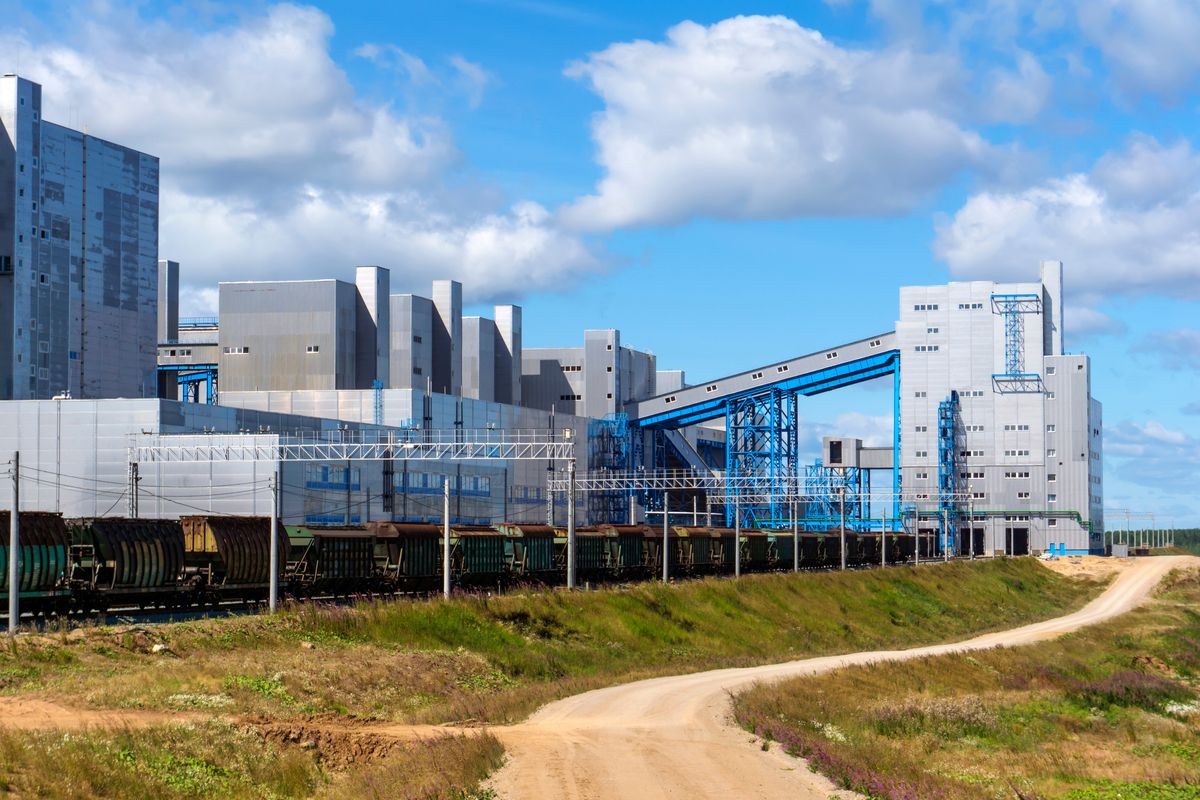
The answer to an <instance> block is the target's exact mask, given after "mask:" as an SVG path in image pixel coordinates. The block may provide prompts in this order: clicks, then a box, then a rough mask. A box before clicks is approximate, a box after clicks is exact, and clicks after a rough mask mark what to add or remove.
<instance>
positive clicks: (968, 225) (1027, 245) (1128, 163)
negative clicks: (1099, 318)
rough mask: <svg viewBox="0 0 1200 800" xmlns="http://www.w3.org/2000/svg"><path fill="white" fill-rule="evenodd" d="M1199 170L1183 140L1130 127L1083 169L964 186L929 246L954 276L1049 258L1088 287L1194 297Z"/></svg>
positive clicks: (1028, 271)
mask: <svg viewBox="0 0 1200 800" xmlns="http://www.w3.org/2000/svg"><path fill="white" fill-rule="evenodd" d="M1198 177H1200V154H1198V153H1196V152H1195V151H1194V150H1193V149H1192V147H1191V145H1190V144H1189V143H1188V142H1183V141H1181V142H1176V143H1174V144H1170V145H1164V144H1161V143H1160V142H1158V141H1157V140H1155V139H1153V138H1150V137H1147V136H1136V137H1134V138H1133V139H1131V140H1130V141H1129V143H1128V145H1127V146H1126V147H1125V148H1124V149H1122V150H1120V151H1117V152H1112V153H1109V154H1108V155H1106V156H1104V157H1103V158H1102V159H1100V160H1099V161H1098V162H1097V163H1096V165H1095V166H1094V168H1093V169H1092V170H1091V172H1089V173H1074V174H1070V175H1066V176H1063V177H1058V178H1051V179H1049V180H1046V181H1043V182H1042V183H1039V184H1036V185H1034V186H1030V187H1028V188H1025V189H1020V190H1017V191H984V192H980V193H977V194H974V195H972V196H971V197H970V198H968V199H967V201H966V203H965V204H964V205H963V206H962V208H960V209H959V210H958V211H957V212H956V213H955V214H954V216H953V217H952V218H950V219H948V220H943V221H942V222H941V223H940V224H939V225H938V230H937V237H936V240H935V243H934V251H935V253H936V254H937V256H938V257H939V258H941V259H942V260H944V261H945V262H946V263H947V264H948V265H949V267H950V271H951V272H952V273H953V274H955V275H956V276H960V277H966V278H992V279H1002V278H1012V279H1027V278H1030V277H1032V275H1033V273H1034V271H1035V270H1036V269H1037V264H1038V263H1039V261H1040V260H1041V259H1044V258H1054V259H1059V260H1062V261H1064V262H1065V263H1066V266H1067V271H1068V273H1069V274H1071V275H1075V276H1078V279H1079V281H1080V283H1083V282H1084V280H1086V291H1088V292H1091V293H1097V294H1098V293H1101V292H1109V293H1112V292H1116V293H1161V294H1170V295H1172V296H1176V297H1184V298H1188V299H1195V298H1200V183H1198V182H1197V178H1198ZM1069 288H1071V287H1070V284H1069ZM1075 288H1078V285H1076V287H1075Z"/></svg>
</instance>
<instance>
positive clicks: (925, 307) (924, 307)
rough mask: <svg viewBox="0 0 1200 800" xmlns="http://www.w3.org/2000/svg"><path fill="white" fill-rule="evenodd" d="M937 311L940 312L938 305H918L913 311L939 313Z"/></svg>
mask: <svg viewBox="0 0 1200 800" xmlns="http://www.w3.org/2000/svg"><path fill="white" fill-rule="evenodd" d="M937 310H938V306H937V303H933V304H929V303H918V304H917V305H915V306H913V311H937Z"/></svg>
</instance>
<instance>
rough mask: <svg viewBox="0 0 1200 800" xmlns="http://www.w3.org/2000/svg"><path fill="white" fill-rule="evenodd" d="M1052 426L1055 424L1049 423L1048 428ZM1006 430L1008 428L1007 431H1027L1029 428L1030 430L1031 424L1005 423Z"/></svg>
mask: <svg viewBox="0 0 1200 800" xmlns="http://www.w3.org/2000/svg"><path fill="white" fill-rule="evenodd" d="M1051 427H1053V426H1050V425H1047V426H1046V429H1047V430H1049V429H1050V428H1051ZM1004 430H1006V431H1027V430H1029V426H1028V425H1005V426H1004Z"/></svg>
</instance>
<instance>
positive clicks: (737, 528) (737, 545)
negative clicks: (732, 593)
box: [733, 496, 742, 578]
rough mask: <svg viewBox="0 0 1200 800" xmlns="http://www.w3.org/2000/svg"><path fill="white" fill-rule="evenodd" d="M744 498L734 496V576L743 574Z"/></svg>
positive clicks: (737, 576) (738, 576)
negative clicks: (742, 513)
mask: <svg viewBox="0 0 1200 800" xmlns="http://www.w3.org/2000/svg"><path fill="white" fill-rule="evenodd" d="M741 504H742V499H741V498H740V497H738V496H734V498H733V577H735V578H740V577H741V576H742V515H741V513H740V512H741Z"/></svg>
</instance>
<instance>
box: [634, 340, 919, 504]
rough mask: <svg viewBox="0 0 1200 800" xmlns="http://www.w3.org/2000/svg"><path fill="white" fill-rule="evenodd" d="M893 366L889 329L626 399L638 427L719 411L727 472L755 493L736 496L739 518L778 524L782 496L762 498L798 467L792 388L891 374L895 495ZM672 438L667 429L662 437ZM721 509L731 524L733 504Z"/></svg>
mask: <svg viewBox="0 0 1200 800" xmlns="http://www.w3.org/2000/svg"><path fill="white" fill-rule="evenodd" d="M899 373H900V351H899V349H898V347H897V344H896V333H895V332H894V331H890V332H888V333H881V334H878V335H876V336H871V337H868V338H866V339H859V340H858V341H854V342H848V343H846V344H842V345H839V346H837V347H831V348H828V349H825V350H818V351H816V352H812V353H808V354H806V355H802V356H798V357H796V358H792V359H789V360H787V361H780V362H778V363H774V364H767V365H765V366H762V367H758V368H756V369H751V370H747V371H745V372H739V373H736V374H734V375H729V376H726V377H724V378H718V379H716V380H712V381H706V382H704V383H701V384H697V385H695V386H689V387H687V388H686V389H680V390H678V391H674V392H669V393H667V394H661V395H658V396H657V397H651V398H648V399H646V400H642V401H639V402H637V403H634V404H632V405H631V406H630V407H629V411H630V416H631V417H632V418H633V419H631V424H634V425H636V426H637V427H639V428H640V429H641V430H643V431H646V430H649V431H672V430H675V429H678V428H686V427H688V426H690V425H696V424H698V423H701V422H708V421H710V420H715V419H724V420H725V445H726V446H725V459H726V463H725V469H726V473H727V474H728V475H730V476H734V477H742V478H754V479H756V480H755V484H756V486H755V491H754V493H753V496H754V497H755V498H759V499H754V500H751V499H749V498H748V502H747V503H744V504H739V508H740V509H741V514H742V522H743V523H744V524H747V525H767V526H769V525H778V524H782V523H783V522H784V521H785V520H784V519H783V518H782V517H781V504H780V503H777V502H769V501H768V502H764V501H762V500H761V498H762V497H764V496H765V497H770V496H771V494H772V492H771V487H772V486H779V487H781V488H780V491H779V492H778V493H777V494H778V495H779V496H780V497H783V496H784V495H785V494H786V493H785V492H784V491H783V489H782V486H784V485H785V484H786V482H787V480H788V479H789V478H792V477H795V476H797V475H798V473H799V469H800V467H799V462H798V458H797V439H798V429H797V422H798V417H797V414H796V397H797V396H798V395H803V396H806V397H811V396H813V395H818V394H823V393H825V392H829V391H833V390H834V389H841V388H845V387H847V386H853V385H854V384H857V383H864V382H866V381H870V380H874V379H876V378H882V377H886V376H888V375H892V376H894V385H895V388H894V391H893V405H894V409H893V412H894V422H893V459H892V462H893V476H894V477H893V484H894V486H893V488H894V490H895V491H894V492H893V494H894V495H895V496H897V497H898V496H899V491H898V489H899V474H900V473H899V470H898V469H896V468H895V467H896V466H897V465H898V464H899V461H900V459H899V448H900V431H899V420H900V408H899V405H900V390H899V386H900V380H899ZM659 435H663V434H659ZM674 438H675V437H673V436H671V435H667V441H668V442H672V443H673V439H674ZM676 448H677V449H678V447H677V446H676ZM684 455H685V456H686V455H687V454H686V453H685V454H684ZM684 460H685V461H687V459H686V458H684ZM897 510H898V509H897ZM726 515H727V518H728V522H729V523H730V524H732V522H733V520H732V509H731V508H728V507H727V512H726Z"/></svg>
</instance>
